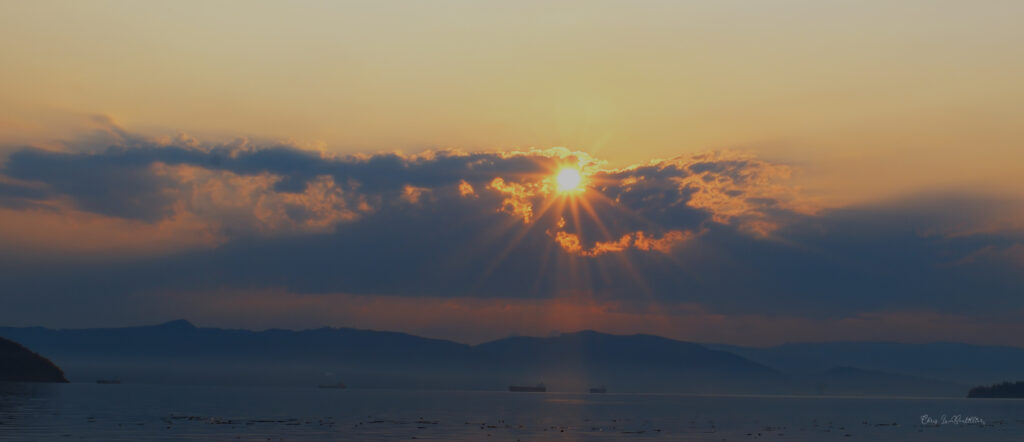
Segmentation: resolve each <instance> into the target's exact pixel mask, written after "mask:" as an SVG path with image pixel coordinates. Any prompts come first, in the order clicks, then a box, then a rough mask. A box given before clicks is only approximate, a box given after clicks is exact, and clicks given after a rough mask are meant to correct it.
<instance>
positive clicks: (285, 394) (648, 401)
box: [0, 384, 1024, 441]
mask: <svg viewBox="0 0 1024 442" xmlns="http://www.w3.org/2000/svg"><path fill="white" fill-rule="evenodd" d="M923 414H928V415H930V416H931V417H933V418H935V419H936V420H940V421H941V416H942V415H943V414H945V415H946V419H947V420H952V419H953V416H954V415H960V416H961V418H968V417H977V418H980V419H983V420H984V421H985V424H984V425H980V424H953V423H947V424H945V425H938V426H934V425H932V426H923V425H921V415H923ZM414 438H415V439H417V440H422V439H427V440H474V441H477V440H495V441H514V440H524V441H525V440H560V441H563V440H564V441H576V440H653V439H671V440H696V441H749V440H773V441H774V440H778V441H786V440H797V441H828V440H844V441H847V440H918V441H935V440H949V441H953V440H956V441H964V440H971V441H1006V440H1024V401H1022V400H1000V399H969V400H968V399H919V398H918V399H915V398H906V399H902V398H901V399H890V398H886V399H879V398H829V397H777V396H775V397H769V396H728V397H723V396H718V397H712V396H685V395H654V394H615V393H609V394H603V395H593V394H574V393H508V392H498V391H398V390H358V389H349V390H331V389H318V388H257V387H249V388H246V387H203V386H188V387H182V386H159V385H135V384H121V385H96V384H63V385H50V384H0V441H36V440H39V441H51V440H90V441H154V440H160V441H196V440H243V441H267V440H272V441H279V440H397V439H405V440H411V439H414Z"/></svg>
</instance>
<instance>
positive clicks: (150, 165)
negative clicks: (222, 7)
mask: <svg viewBox="0 0 1024 442" xmlns="http://www.w3.org/2000/svg"><path fill="white" fill-rule="evenodd" d="M85 144H88V143H86V142H85V141H83V145H85ZM566 168H571V169H572V170H574V171H579V172H580V173H581V175H582V177H583V186H584V189H583V190H582V191H566V189H562V191H559V189H558V184H559V183H558V180H557V176H558V174H559V171H561V170H564V169H566ZM793 172H794V170H793V168H792V167H790V166H788V165H785V164H778V163H773V162H769V161H765V160H762V159H759V158H757V157H755V156H753V155H750V154H745V153H737V152H728V151H725V152H711V153H703V154H696V155H684V156H678V157H675V158H669V159H661V160H651V161H646V162H643V163H638V164H635V165H631V166H628V167H621V168H612V167H608V166H607V164H606V163H604V162H603V161H601V159H599V158H594V157H592V156H591V155H589V154H587V153H584V152H575V151H570V150H567V149H561V148H553V149H534V150H522V151H476V152H462V151H457V150H435V151H425V152H422V153H419V154H415V155H405V154H400V153H380V154H369V155H349V156H337V155H331V154H326V153H322V152H318V151H310V150H303V149H300V148H296V147H292V146H286V145H260V144H255V143H250V142H245V141H238V142H233V143H227V144H204V143H201V142H198V141H196V140H194V139H191V138H180V139H176V140H161V141H153V140H145V139H138V138H131V137H128V138H123V137H122V139H120V140H118V141H116V142H113V143H112V145H110V146H108V147H104V148H83V147H74V148H65V149H62V150H43V149H39V148H22V149H17V150H15V151H13V152H12V153H10V154H9V155H8V156H7V157H6V158H5V159H4V161H3V163H2V168H0V227H2V228H0V244H3V247H2V252H0V262H2V264H3V266H2V268H0V277H2V280H3V281H4V282H3V284H4V287H3V289H4V292H5V293H7V295H5V298H6V299H5V301H6V302H7V304H8V305H9V306H10V308H9V309H6V310H5V312H4V313H3V315H4V317H0V320H2V321H21V322H25V321H27V322H36V323H38V322H43V321H46V320H52V319H53V318H70V317H72V316H74V315H73V313H74V314H80V313H82V312H100V311H102V310H104V309H108V310H110V306H115V307H114V308H113V309H112V310H113V311H116V312H118V313H117V314H118V315H121V316H120V317H122V318H124V317H133V318H147V317H152V318H153V320H154V321H155V320H160V319H164V318H163V317H161V312H184V313H188V314H191V315H198V316H203V315H206V316H207V317H210V318H213V320H216V318H218V317H221V318H227V319H230V320H233V321H241V322H243V323H244V322H245V319H246V318H249V319H250V320H251V323H273V322H274V321H273V320H269V322H266V321H268V313H267V311H265V310H261V308H260V306H266V305H273V306H276V307H274V311H279V312H282V315H284V316H286V317H291V318H293V319H295V318H298V319H299V320H301V318H307V319H308V320H310V321H321V323H322V322H330V321H331V319H330V318H326V317H323V316H322V315H321V314H319V313H314V312H321V313H322V312H324V311H335V312H345V313H344V314H342V313H338V314H337V315H335V317H336V320H338V321H348V322H351V321H357V322H358V321H361V322H360V323H365V325H367V326H373V325H374V324H375V323H374V322H373V320H372V318H373V317H379V318H381V319H380V320H381V321H383V322H380V323H377V324H378V325H379V326H387V325H388V324H391V323H392V322H394V321H395V315H389V314H385V313H383V311H384V310H381V309H380V308H377V309H374V308H370V307H365V306H367V305H370V306H371V307H372V306H377V307H379V306H380V305H384V304H386V305H388V306H391V307H389V308H393V309H397V310H401V308H400V307H395V306H398V305H400V304H401V302H402V300H406V302H407V303H408V305H421V306H422V305H424V302H427V301H429V303H431V305H434V307H432V308H423V309H422V310H423V311H425V312H429V311H434V310H437V309H439V308H440V309H442V310H443V306H445V305H448V306H450V307H451V308H452V309H455V310H454V311H463V312H465V311H467V310H466V309H470V310H473V309H475V310H474V311H479V312H481V314H483V315H485V316H486V315H490V316H492V317H493V318H492V319H494V321H492V323H493V324H495V327H505V328H502V329H501V330H497V329H495V330H491V331H490V332H491V333H497V334H500V333H501V332H502V330H505V331H508V330H509V325H508V324H510V323H515V322H516V321H515V319H514V318H515V317H519V316H522V315H527V313H524V312H529V311H533V310H536V309H537V308H538V307H536V306H537V305H549V304H550V305H558V306H560V307H559V308H561V310H560V311H564V313H565V315H564V316H565V318H566V319H565V322H563V323H562V326H564V327H567V328H572V327H574V326H580V325H586V326H588V327H590V328H595V327H596V328H600V325H601V324H600V321H599V320H598V318H619V319H617V321H619V322H617V324H619V325H616V326H615V328H616V331H620V332H621V331H627V330H624V328H628V327H627V326H626V325H623V324H630V323H634V324H638V325H639V324H645V323H647V324H648V325H649V322H650V321H648V320H645V319H643V318H646V317H647V316H650V315H653V316H655V317H657V318H661V319H660V320H662V321H667V322H668V323H672V322H673V321H690V322H691V323H694V324H696V323H708V324H713V323H735V322H736V321H737V320H738V319H737V318H747V319H746V321H747V322H748V323H750V324H761V326H762V327H767V328H771V327H775V328H780V327H781V328H785V327H786V325H785V324H794V323H799V324H803V325H802V327H803V328H802V329H801V330H805V331H806V330H807V329H810V326H808V325H807V324H808V323H810V322H813V321H828V320H829V319H828V318H837V319H842V318H847V319H845V320H847V321H852V320H851V319H849V318H864V317H865V316H864V315H868V317H886V318H892V317H904V316H900V315H914V314H926V315H932V316H929V317H951V318H955V320H956V321H961V322H963V321H967V322H968V323H969V322H970V321H972V320H982V319H984V318H986V317H988V315H992V314H996V313H998V312H1006V311H1021V310H1022V309H1024V299H1022V298H1020V296H1019V294H1020V293H1021V292H1022V290H1024V276H1022V274H1024V272H1022V270H1024V254H1022V253H1021V248H1022V247H1024V245H1022V244H1024V240H1022V236H1021V234H1020V230H1019V225H1014V224H1013V223H1012V222H1006V219H1011V218H1012V217H1011V216H1010V215H1007V214H1008V213H1010V212H1007V210H1006V209H1005V207H1004V206H1003V202H1002V201H996V200H985V199H981V198H972V197H965V196H958V197H951V196H949V197H938V196H931V197H921V198H908V199H905V200H901V201H899V202H888V203H884V204H883V203H879V204H876V205H870V206H857V207H842V208H835V207H833V208H827V206H825V205H820V204H817V203H814V202H812V201H811V200H810V199H809V198H806V197H804V196H803V195H802V192H801V191H800V190H799V189H797V188H795V187H794V186H793V185H791V184H790V182H789V179H790V176H791V175H792V174H793ZM247 293H251V294H252V295H251V298H247V297H246V294H247ZM199 294H202V295H199ZM247 299H248V301H247ZM353 299H358V300H360V301H359V302H358V303H356V304H353ZM373 299H378V300H379V301H371V300H373ZM228 300H230V304H232V305H235V306H236V308H233V309H229V308H225V305H226V304H225V303H227V302H228ZM382 303H383V304H382ZM310 305H316V306H318V307H317V308H315V309H310V308H309V306H310ZM347 305H352V308H358V305H362V306H364V308H366V310H365V311H364V313H365V315H359V314H356V313H354V312H353V311H352V310H346V306H347ZM502 306H505V307H502ZM567 306H574V307H571V308H570V307H567ZM594 306H599V307H594ZM609 306H611V307H609ZM503 308H504V310H503ZM609 309H611V311H609ZM502 311H504V312H505V313H506V316H504V317H503V316H502ZM588 312H589V313H588ZM673 312H676V313H673ZM679 312H684V313H685V314H681V313H679ZM694 312H698V313H699V315H697V313H694ZM434 313H436V314H435V315H434V316H433V317H434V318H435V320H434V322H430V321H429V320H427V322H430V324H426V325H422V324H423V321H424V319H423V318H420V319H418V320H416V321H412V320H411V319H410V322H409V323H410V324H414V323H415V324H421V325H422V328H424V329H430V328H436V327H439V322H444V321H446V320H450V319H451V318H452V317H453V313H452V311H448V313H439V312H434ZM289 315H294V317H292V316H289ZM517 315H518V316H517ZM616 315H626V316H616ZM695 315H697V316H695ZM722 315H724V316H722ZM872 315H874V316H872ZM944 315H945V316H944ZM455 316H458V315H455ZM527 316H528V315H527ZM623 317H625V318H629V319H628V320H626V319H622V318H623ZM510 318H511V319H510ZM570 318H571V320H570ZM714 318H719V319H714ZM723 318H725V319H723ZM770 318H786V319H778V320H771V319H770ZM499 319H500V320H499ZM608 320H609V321H611V320H612V319H608ZM261 321H264V322H261ZM388 321H391V322H388ZM595 321H596V322H595ZM630 321H632V322H630ZM716 321H717V322H716ZM143 322H145V321H143ZM470 322H472V321H470ZM520 322H521V321H520ZM542 322H543V323H544V325H543V327H548V328H551V327H559V323H558V321H557V320H550V318H549V320H547V321H542ZM901 322H902V323H903V324H914V321H905V320H901ZM527 323H533V322H531V321H527ZM849 323H850V324H854V325H851V327H854V326H859V327H862V328H864V327H866V328H871V326H870V321H862V320H856V321H852V322H849ZM499 324H504V325H499ZM333 325H343V324H333ZM918 325H919V324H918ZM390 326H393V324H391V325H390ZM539 326H540V325H538V327H539ZM609 326H610V325H609ZM512 328H513V329H515V330H516V331H517V332H524V331H527V330H521V329H518V328H515V327H512ZM641 328H643V327H641ZM644 330H647V329H644ZM672 330H677V331H678V330H684V332H686V333H691V334H692V333H694V330H693V328H692V327H690V328H679V327H676V328H672ZM686 330H688V331H686ZM794 330H795V329H794ZM413 331H415V330H413ZM536 331H537V332H546V331H547V330H536ZM648 331H651V330H648ZM655 331H656V330H655ZM680 333H683V332H680ZM801 333H802V332H801ZM916 333H917V334H918V335H920V334H921V333H922V332H921V331H920V330H918V331H917V332H916ZM853 334H854V335H856V333H853ZM706 335H707V333H704V334H703V335H702V336H706ZM727 335H728V336H732V334H723V335H722V336H727ZM779 336H780V337H781V336H783V335H779ZM680 337H685V336H680ZM787 338H794V337H792V336H788V337H787Z"/></svg>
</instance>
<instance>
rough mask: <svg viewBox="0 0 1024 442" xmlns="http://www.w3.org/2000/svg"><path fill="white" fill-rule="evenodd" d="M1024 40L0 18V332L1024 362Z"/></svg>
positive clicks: (120, 11)
mask: <svg viewBox="0 0 1024 442" xmlns="http://www.w3.org/2000/svg"><path fill="white" fill-rule="evenodd" d="M1022 16H1024V4H1021V3H1020V2H1013V1H1005V2H1003V1H990V2H984V3H983V4H970V3H969V2H952V1H905V2H863V1H857V2H853V1H850V2H847V1H833V2H818V1H773V2H739V1H716V2H660V1H646V2H603V1H587V2H582V1H581V2H515V3H505V4H501V3H497V2H469V1H436V2H355V1H353V2H312V1H306V2H287V3H283V2H256V1H246V2H232V1H204V2H190V1H183V2H172V3H165V4H158V3H149V2H130V1H94V2H71V1H56V2H55V1H38V2H14V1H11V2H0V39H2V40H3V41H5V42H6V43H5V44H4V45H0V104H2V106H0V301H2V302H3V305H4V308H3V309H0V324H4V325H19V326H21V325H24V326H29V325H33V326H34V325H44V326H51V327H99V326H125V325H138V324H149V323H156V322H161V321H166V320H171V319H176V318H186V319H189V320H191V321H193V322H195V323H197V324H199V325H205V326H218V327H243V328H254V329H262V328H268V327H282V328H296V329H302V328H313V327H319V326H351V327H359V328H372V329H384V330H399V331H406V332H410V333H416V334H421V335H426V336H432V337H441V338H446V339H454V340H457V341H460V342H472V343H475V342H481V341H483V340H487V339H493V338H499V337H504V336H508V335H511V334H521V335H547V334H550V333H557V332H563V331H575V330H580V329H594V330H599V331H606V332H613V333H654V334H659V335H664V336H669V337H673V338H678V339H685V340H691V341H701V342H722V343H732V344H744V345H772V344H778V343H782V342H796V341H820V340H888V341H902V342H931V341H939V340H950V341H962V342H971V343H979V344H1000V345H1014V346H1024V338H1021V336H1024V333H1022V331H1024V321H1021V319H1022V317H1024V316H1022V315H1024V297H1022V296H1021V294H1022V293H1024V204H1022V203H1024V181H1022V180H1021V179H1020V178H1019V177H1020V175H1021V173H1022V172H1024V166H1022V165H1024V125H1022V124H1020V122H1021V121H1024V105H1022V103H1024V86H1022V83H1021V82H1020V80H1019V79H1020V78H1024V57H1021V56H1020V49H1019V48H1020V47H1022V45H1024V29H1022V28H1021V27H1020V26H1019V21H1020V18H1021V17H1022ZM564 170H571V171H573V172H572V173H576V172H578V173H579V174H580V177H581V179H582V181H581V182H580V183H578V184H577V183H569V184H566V183H560V182H559V180H558V179H557V177H558V176H559V174H560V173H561V172H562V171H564ZM560 184H561V185H560Z"/></svg>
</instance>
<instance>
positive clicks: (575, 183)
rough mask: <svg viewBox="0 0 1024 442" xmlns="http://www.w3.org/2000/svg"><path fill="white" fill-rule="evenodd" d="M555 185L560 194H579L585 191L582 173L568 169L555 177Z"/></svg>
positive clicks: (559, 172)
mask: <svg viewBox="0 0 1024 442" xmlns="http://www.w3.org/2000/svg"><path fill="white" fill-rule="evenodd" d="M555 184H556V185H557V187H558V191H559V192H577V191H580V190H583V186H582V184H583V176H582V175H580V171H578V170H576V169H571V168H568V167H567V168H565V169H562V170H559V171H558V175H555Z"/></svg>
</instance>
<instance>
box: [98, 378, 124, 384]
mask: <svg viewBox="0 0 1024 442" xmlns="http://www.w3.org/2000/svg"><path fill="white" fill-rule="evenodd" d="M96 383H97V384H101V385H116V384H120V383H121V380H120V379H117V378H114V379H97V380H96Z"/></svg>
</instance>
